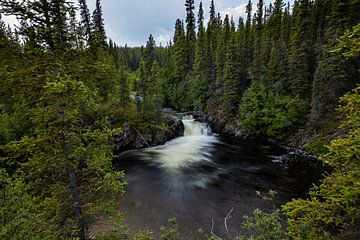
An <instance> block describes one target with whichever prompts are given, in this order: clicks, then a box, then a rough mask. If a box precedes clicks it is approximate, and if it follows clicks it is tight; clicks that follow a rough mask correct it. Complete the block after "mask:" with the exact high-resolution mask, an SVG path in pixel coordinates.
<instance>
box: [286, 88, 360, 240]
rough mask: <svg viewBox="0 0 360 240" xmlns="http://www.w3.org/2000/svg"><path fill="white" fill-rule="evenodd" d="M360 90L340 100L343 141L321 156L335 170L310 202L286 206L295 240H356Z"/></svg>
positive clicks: (359, 189) (359, 215)
mask: <svg viewBox="0 0 360 240" xmlns="http://www.w3.org/2000/svg"><path fill="white" fill-rule="evenodd" d="M359 93H360V87H357V88H356V89H355V90H354V91H353V92H352V93H348V94H346V95H345V96H344V97H342V98H341V103H342V105H341V106H340V107H339V110H340V111H341V112H343V113H344V114H346V120H345V122H344V124H343V125H342V127H343V128H347V129H349V134H348V136H347V137H346V138H343V139H338V140H334V141H333V142H332V143H331V145H330V147H329V152H328V153H327V154H326V155H324V156H323V157H324V158H325V159H326V160H327V161H328V162H329V163H330V164H331V165H332V166H333V167H334V168H335V169H334V172H333V173H332V174H331V175H329V176H326V177H325V178H324V180H323V181H322V183H321V184H320V185H319V186H316V187H314V188H313V189H311V191H310V198H309V199H306V200H304V199H298V200H293V201H292V202H289V203H287V204H286V205H285V206H284V210H285V212H286V214H287V216H288V231H289V233H290V234H291V235H292V236H294V237H295V238H296V239H356V238H357V237H359V233H358V232H357V229H358V226H359V221H360V210H359V205H360V181H359V179H360V175H359V173H360V165H359V159H360V158H359V156H360V152H359V151H360V120H359V119H360V111H359V108H360V94H359Z"/></svg>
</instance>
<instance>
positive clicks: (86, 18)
mask: <svg viewBox="0 0 360 240" xmlns="http://www.w3.org/2000/svg"><path fill="white" fill-rule="evenodd" d="M79 9H80V17H81V25H82V27H83V28H84V30H85V35H86V37H87V38H89V37H90V35H91V16H90V11H89V8H88V6H87V3H86V0H79Z"/></svg>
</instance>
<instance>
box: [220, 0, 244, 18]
mask: <svg viewBox="0 0 360 240" xmlns="http://www.w3.org/2000/svg"><path fill="white" fill-rule="evenodd" d="M246 5H247V3H244V4H240V5H239V6H236V7H230V8H225V9H222V10H220V14H221V16H222V17H223V18H224V17H225V15H229V17H233V18H234V21H235V22H237V19H239V17H242V18H245V16H246V13H245V11H246Z"/></svg>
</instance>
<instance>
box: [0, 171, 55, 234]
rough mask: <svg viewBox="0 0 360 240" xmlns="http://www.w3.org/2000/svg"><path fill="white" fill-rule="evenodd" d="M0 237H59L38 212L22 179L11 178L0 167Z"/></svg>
mask: <svg viewBox="0 0 360 240" xmlns="http://www.w3.org/2000/svg"><path fill="white" fill-rule="evenodd" d="M0 188H1V195H2V196H1V200H0V218H1V225H0V238H1V239H4V240H7V239H9V240H10V239H13V240H21V239H31V240H40V239H49V240H51V239H55V238H58V239H61V236H59V235H57V234H58V233H57V231H56V230H55V229H54V227H53V226H51V225H50V224H49V222H48V221H46V219H45V218H44V217H43V216H42V215H41V214H39V213H38V207H39V206H38V205H37V204H36V202H35V200H34V198H33V197H31V196H30V195H29V193H28V192H27V189H26V184H25V183H24V181H23V179H21V178H16V179H12V178H11V177H9V176H8V174H6V172H5V171H4V169H0Z"/></svg>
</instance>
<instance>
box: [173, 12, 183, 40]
mask: <svg viewBox="0 0 360 240" xmlns="http://www.w3.org/2000/svg"><path fill="white" fill-rule="evenodd" d="M183 31H184V26H183V24H182V22H181V20H180V19H179V18H178V19H176V22H175V32H174V38H173V43H174V44H176V42H177V39H178V37H179V35H180V34H181V33H182V32H183Z"/></svg>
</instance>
